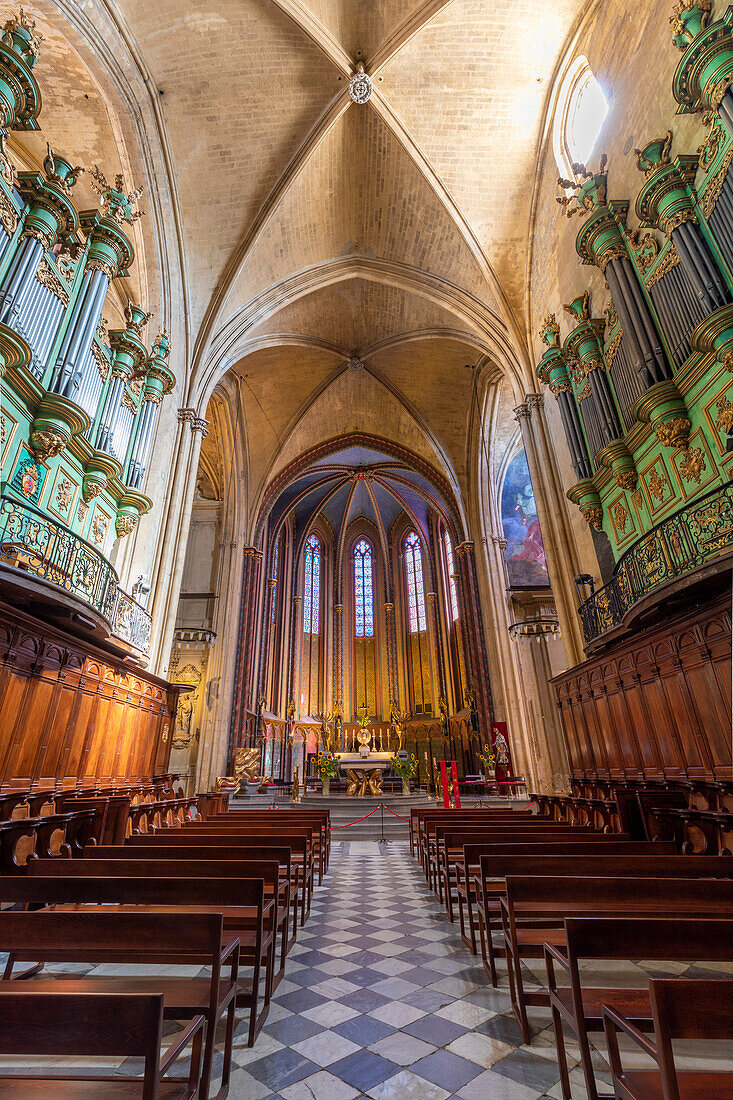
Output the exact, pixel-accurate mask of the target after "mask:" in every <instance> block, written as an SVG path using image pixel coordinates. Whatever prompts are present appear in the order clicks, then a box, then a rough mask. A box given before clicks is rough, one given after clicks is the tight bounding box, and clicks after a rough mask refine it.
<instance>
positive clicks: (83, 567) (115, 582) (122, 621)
mask: <svg viewBox="0 0 733 1100" xmlns="http://www.w3.org/2000/svg"><path fill="white" fill-rule="evenodd" d="M0 562H2V563H3V564H5V565H11V566H13V567H14V568H16V569H18V570H22V571H23V572H25V573H28V574H30V575H31V576H34V577H40V578H41V579H42V580H45V581H48V582H50V583H51V584H53V585H55V586H56V587H57V588H61V589H63V590H64V591H65V592H69V593H70V594H71V595H73V596H76V597H77V599H81V600H83V601H84V603H86V604H87V605H88V606H89V607H91V608H93V609H94V610H95V611H97V612H98V613H99V614H100V615H101V616H102V617H103V618H104V619H106V620H107V622H109V624H110V626H111V628H112V634H113V635H114V636H115V637H116V638H119V639H121V640H122V641H125V642H128V643H129V644H131V645H133V646H135V647H136V648H137V649H139V650H141V651H142V652H147V650H148V648H149V646H150V623H151V619H150V615H149V613H148V612H147V611H146V610H145V608H144V607H141V606H140V604H139V603H137V602H136V601H135V600H133V599H132V597H131V596H128V595H127V593H126V592H123V590H122V589H121V588H120V586H119V578H118V576H117V573H116V571H115V569H114V567H113V566H112V565H111V564H110V563H109V562H108V561H107V559H106V558H105V557H104V555H103V554H102V553H100V551H99V550H98V549H97V548H96V547H94V546H92V545H91V543H88V542H87V541H86V540H85V539H83V538H81V537H80V536H79V535H76V534H75V533H74V532H73V531H71V530H69V528H68V527H65V526H64V525H63V524H62V523H56V522H55V521H54V520H52V519H51V518H50V517H49V516H47V515H45V514H44V513H43V512H40V511H39V510H38V509H37V508H34V507H33V506H32V505H30V504H24V503H21V502H20V501H18V500H15V499H14V498H13V497H11V496H6V495H5V494H3V495H2V496H0Z"/></svg>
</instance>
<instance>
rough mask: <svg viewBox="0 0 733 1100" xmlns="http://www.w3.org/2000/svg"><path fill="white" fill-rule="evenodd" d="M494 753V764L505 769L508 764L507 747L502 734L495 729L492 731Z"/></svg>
mask: <svg viewBox="0 0 733 1100" xmlns="http://www.w3.org/2000/svg"><path fill="white" fill-rule="evenodd" d="M494 751H495V753H496V763H497V764H502V765H503V766H504V767H506V766H507V764H508V763H509V746H508V744H507V740H506V737H505V736H504V734H503V733H502V732H501V730H498V729H496V728H495V729H494Z"/></svg>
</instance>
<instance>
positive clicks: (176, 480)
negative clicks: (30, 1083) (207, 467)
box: [150, 409, 208, 675]
mask: <svg viewBox="0 0 733 1100" xmlns="http://www.w3.org/2000/svg"><path fill="white" fill-rule="evenodd" d="M207 427H208V422H207V421H206V420H204V419H202V418H201V417H197V416H196V414H195V411H194V410H193V409H179V410H178V431H177V433H176V438H175V442H174V444H173V460H172V462H171V464H170V470H171V475H170V479H169V482H168V484H169V485H170V493H169V495H168V497H167V499H166V501H165V503H164V511H163V519H162V522H161V528H160V532H161V533H160V538H159V541H158V547H159V552H158V555H157V558H156V560H155V563H154V566H153V570H152V577H151V586H150V587H151V600H150V611H151V615H152V620H153V625H152V637H151V641H150V669H151V671H152V672H154V673H156V674H158V675H164V674H165V668H166V666H167V664H168V655H169V654H170V651H171V644H172V642H173V630H174V627H175V625H176V615H177V613H178V597H179V594H180V589H181V579H182V577H183V566H184V562H185V560H186V542H187V539H188V527H189V523H190V520H191V508H192V505H193V494H194V489H195V488H196V475H197V473H198V465H199V453H200V451H201V441H202V440H203V438H204V436H205V435H206V432H207Z"/></svg>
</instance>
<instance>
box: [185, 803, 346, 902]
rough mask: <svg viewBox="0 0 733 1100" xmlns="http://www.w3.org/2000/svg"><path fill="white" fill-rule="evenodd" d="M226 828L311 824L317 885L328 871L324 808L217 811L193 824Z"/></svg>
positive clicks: (328, 832) (326, 813) (328, 831)
mask: <svg viewBox="0 0 733 1100" xmlns="http://www.w3.org/2000/svg"><path fill="white" fill-rule="evenodd" d="M219 825H222V826H224V827H225V829H226V830H229V829H231V830H232V831H236V830H238V829H240V828H242V827H244V828H245V829H248V828H249V827H250V826H260V825H264V826H265V827H269V826H271V825H274V826H275V827H276V828H285V827H286V826H287V827H290V826H291V825H294V826H295V827H296V828H297V827H299V826H300V825H306V826H313V827H314V828H313V845H314V855H315V857H316V858H317V860H318V884H319V886H320V885H321V883H322V882H323V876H324V875H325V874H326V872H327V870H328V862H329V856H330V845H331V829H330V813H329V811H328V810H316V811H315V812H311V811H309V810H264V811H261V810H230V811H229V812H228V813H226V814H219V815H217V816H216V817H213V818H209V819H208V821H205V822H203V821H202V822H196V826H198V827H200V826H212V827H213V826H217V827H218V826H219Z"/></svg>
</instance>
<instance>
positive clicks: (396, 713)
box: [389, 703, 410, 752]
mask: <svg viewBox="0 0 733 1100" xmlns="http://www.w3.org/2000/svg"><path fill="white" fill-rule="evenodd" d="M409 717H410V713H409V711H406V710H398V709H397V704H396V703H393V704H392V709H391V712H390V716H389V720H390V723H391V725H392V729H393V730H394V733H395V737H396V739H397V748H396V749H395V752H401V751H402V743H403V741H404V739H405V723H406V722H407V720H408V718H409Z"/></svg>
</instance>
